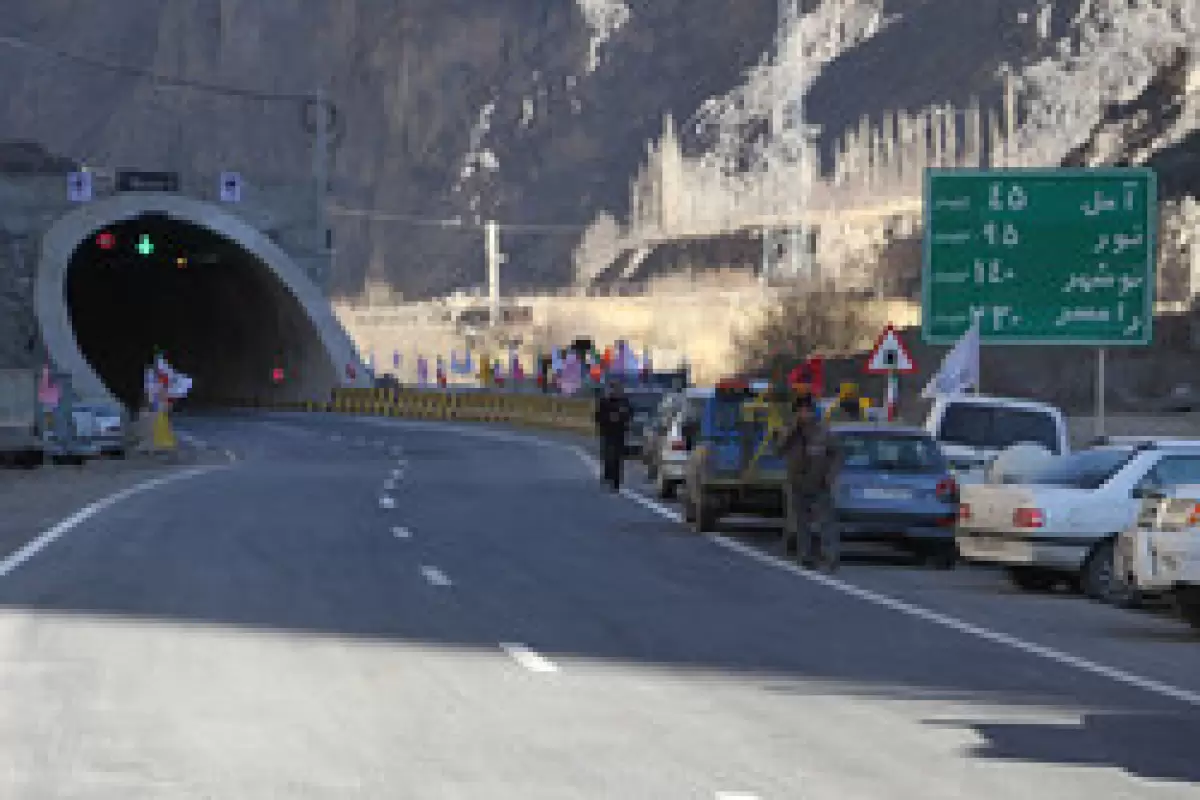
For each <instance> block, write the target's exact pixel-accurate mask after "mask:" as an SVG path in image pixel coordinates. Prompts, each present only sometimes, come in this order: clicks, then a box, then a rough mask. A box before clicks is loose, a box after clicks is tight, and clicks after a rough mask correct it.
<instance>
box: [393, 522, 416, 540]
mask: <svg viewBox="0 0 1200 800" xmlns="http://www.w3.org/2000/svg"><path fill="white" fill-rule="evenodd" d="M392 536H395V537H396V538H397V539H411V538H412V531H410V530H409V529H408V528H402V527H400V526H399V525H397V526H396V527H394V528H392Z"/></svg>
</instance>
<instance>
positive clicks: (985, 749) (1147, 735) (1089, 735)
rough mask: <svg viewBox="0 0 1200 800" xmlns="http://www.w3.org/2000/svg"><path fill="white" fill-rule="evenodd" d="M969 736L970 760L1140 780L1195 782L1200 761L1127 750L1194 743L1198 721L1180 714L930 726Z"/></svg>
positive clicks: (1171, 751)
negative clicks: (1112, 772)
mask: <svg viewBox="0 0 1200 800" xmlns="http://www.w3.org/2000/svg"><path fill="white" fill-rule="evenodd" d="M927 724H930V725H934V726H949V727H956V728H962V729H968V730H972V731H974V732H975V733H976V734H978V735H979V737H980V738H981V739H983V744H980V745H978V746H976V747H974V748H972V749H971V751H970V752H971V755H973V756H976V757H978V758H986V759H991V760H996V761H1023V762H1035V763H1042V764H1060V765H1065V766H1074V767H1115V768H1117V769H1121V770H1124V771H1125V772H1127V773H1129V774H1131V775H1135V776H1137V777H1140V778H1144V779H1148V780H1158V781H1182V782H1188V783H1197V782H1200V759H1196V758H1179V748H1178V747H1173V748H1155V747H1143V748H1131V747H1129V743H1130V742H1135V741H1153V740H1158V741H1162V742H1172V741H1173V742H1177V743H1181V744H1182V743H1185V742H1189V743H1192V745H1193V746H1194V745H1195V743H1196V742H1200V718H1197V717H1196V716H1187V715H1182V714H1138V713H1115V714H1108V713H1096V714H1085V715H1083V718H1082V721H1081V723H1080V724H1078V725H1059V724H1029V723H1009V722H967V721H946V720H938V721H931V722H928V723H927Z"/></svg>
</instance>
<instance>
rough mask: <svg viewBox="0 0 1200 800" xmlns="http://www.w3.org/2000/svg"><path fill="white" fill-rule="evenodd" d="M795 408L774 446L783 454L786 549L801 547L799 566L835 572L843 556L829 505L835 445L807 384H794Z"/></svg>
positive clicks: (834, 464) (836, 461) (830, 505)
mask: <svg viewBox="0 0 1200 800" xmlns="http://www.w3.org/2000/svg"><path fill="white" fill-rule="evenodd" d="M793 410H794V413H795V416H794V417H793V419H792V422H791V424H790V425H789V426H788V428H787V430H786V432H785V433H784V434H783V436H782V437H781V439H780V442H779V446H778V449H779V453H780V454H781V455H783V456H784V458H785V459H786V460H787V481H786V484H785V487H784V488H785V492H786V496H785V498H784V504H785V507H786V510H787V520H786V523H785V524H786V526H787V527H786V528H785V530H784V542H785V543H786V544H787V546H788V549H791V547H792V546H795V547H797V548H798V549H799V551H800V563H801V564H802V565H803V566H805V567H808V568H809V569H814V568H820V569H824V570H826V571H828V572H834V571H836V570H837V568H838V565H839V563H840V560H841V531H840V530H839V528H838V525H837V519H836V517H835V514H834V505H833V489H834V480H835V479H836V477H837V468H838V455H837V450H836V445H835V443H834V441H833V437H832V436H831V435H830V433H829V427H828V425H826V423H825V422H824V421H823V420H822V419H821V417H820V414H819V413H818V411H817V407H816V402H815V400H814V399H813V396H812V391H811V390H810V389H809V388H808V387H807V386H804V385H801V386H798V387H797V390H796V400H795V402H794V404H793Z"/></svg>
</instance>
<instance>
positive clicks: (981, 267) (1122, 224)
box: [921, 168, 1158, 347]
mask: <svg viewBox="0 0 1200 800" xmlns="http://www.w3.org/2000/svg"><path fill="white" fill-rule="evenodd" d="M1157 210H1158V190H1157V186H1156V182H1155V175H1154V172H1153V171H1152V170H1149V169H1143V168H1112V169H1012V170H997V171H975V170H938V169H931V170H927V171H926V174H925V252H924V269H923V271H922V275H921V283H922V289H921V290H922V308H921V319H922V323H921V333H922V337H923V338H924V340H925V341H926V342H929V343H931V344H950V343H952V342H954V341H955V340H957V339H958V338H959V337H960V336H962V335H963V334H964V333H965V332H966V331H967V329H968V328H969V327H970V325H971V322H972V321H973V320H974V319H975V318H978V319H979V320H980V329H979V332H980V336H981V338H982V340H983V341H984V342H987V343H991V344H1080V345H1092V346H1096V347H1100V346H1112V345H1144V344H1149V343H1150V341H1151V326H1152V323H1153V320H1154V289H1155V262H1156V258H1157V255H1158V245H1157V242H1156V234H1157V232H1158V214H1157Z"/></svg>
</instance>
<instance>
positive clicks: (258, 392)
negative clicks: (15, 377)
mask: <svg viewBox="0 0 1200 800" xmlns="http://www.w3.org/2000/svg"><path fill="white" fill-rule="evenodd" d="M66 302H67V312H68V315H69V318H70V320H71V325H72V328H73V330H74V334H75V338H76V341H77V342H78V344H79V348H80V350H81V351H82V353H83V356H84V358H85V359H87V361H88V363H89V364H91V366H92V368H93V369H94V370H95V371H96V373H97V375H98V376H99V377H100V379H101V380H102V381H103V382H104V384H105V386H107V387H108V389H109V391H110V392H112V393H113V395H114V396H116V397H117V398H118V399H119V400H120V401H121V402H123V403H124V404H126V405H127V406H129V407H132V408H136V407H138V406H139V405H141V403H142V397H143V388H142V383H143V370H144V368H145V367H146V366H148V365H150V364H151V363H152V362H153V359H154V354H155V352H156V351H159V352H162V353H163V354H164V355H165V357H166V359H167V361H168V362H169V363H170V364H171V366H173V367H174V368H175V369H177V370H178V371H180V372H183V373H185V374H187V375H189V376H191V378H192V380H193V385H192V390H191V393H190V395H189V396H188V398H187V400H186V401H185V403H184V406H185V407H203V406H220V405H223V404H225V403H228V402H230V401H241V400H248V399H265V398H269V397H280V396H283V395H286V394H291V392H288V389H289V387H291V386H295V385H296V384H297V383H298V382H301V381H303V380H304V379H305V378H306V377H308V378H312V377H313V376H311V375H307V376H306V375H305V374H304V373H305V371H306V370H308V371H311V370H314V369H318V367H317V366H315V364H316V362H319V361H324V360H327V359H323V358H314V355H317V354H321V355H323V354H324V349H323V348H322V346H321V344H320V340H319V337H318V336H317V333H316V329H315V327H314V324H313V322H312V321H311V320H310V319H309V317H308V315H307V313H306V312H305V310H304V308H303V306H302V305H301V304H300V302H299V301H298V300H297V299H296V298H295V297H294V296H293V295H292V294H291V293H290V292H289V291H288V290H287V288H286V286H285V285H284V284H283V283H282V281H280V280H279V279H278V278H277V277H276V275H275V273H274V272H273V271H272V270H271V269H270V268H269V267H268V266H267V265H266V264H264V263H262V262H261V261H260V260H259V259H257V258H256V257H255V256H253V255H251V254H250V253H248V252H247V251H246V250H245V249H243V248H242V247H241V246H239V245H238V244H237V243H236V242H234V241H232V240H230V239H227V238H225V237H223V236H221V235H219V234H217V233H215V232H213V231H211V230H209V229H207V228H204V227H201V226H199V225H196V224H194V223H191V222H187V221H183V220H177V219H173V218H170V217H167V216H164V215H145V216H140V217H136V218H134V219H130V220H126V221H122V222H120V223H116V224H113V225H111V226H109V227H106V228H104V229H102V230H98V231H94V232H93V233H92V235H91V236H90V238H89V239H88V240H86V241H84V242H81V243H80V245H79V247H78V248H77V249H76V251H75V252H74V254H73V255H72V257H71V262H70V265H69V267H68V270H67V286H66Z"/></svg>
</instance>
